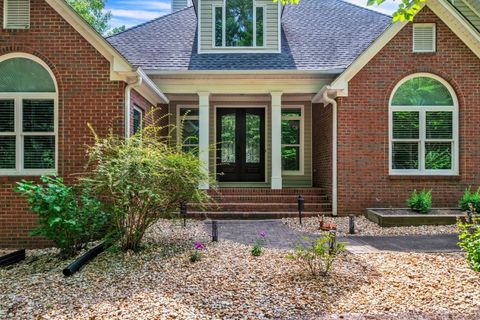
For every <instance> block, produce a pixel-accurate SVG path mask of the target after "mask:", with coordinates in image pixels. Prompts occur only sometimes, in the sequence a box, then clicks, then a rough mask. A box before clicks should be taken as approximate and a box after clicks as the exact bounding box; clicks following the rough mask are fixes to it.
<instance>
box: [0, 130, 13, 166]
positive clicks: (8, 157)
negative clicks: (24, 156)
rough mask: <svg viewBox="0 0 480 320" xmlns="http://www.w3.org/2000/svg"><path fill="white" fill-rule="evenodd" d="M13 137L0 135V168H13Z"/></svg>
mask: <svg viewBox="0 0 480 320" xmlns="http://www.w3.org/2000/svg"><path fill="white" fill-rule="evenodd" d="M15 139H16V138H15V137H0V169H15V144H16V143H15Z"/></svg>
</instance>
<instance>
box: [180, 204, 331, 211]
mask: <svg viewBox="0 0 480 320" xmlns="http://www.w3.org/2000/svg"><path fill="white" fill-rule="evenodd" d="M331 207H332V205H331V204H330V203H328V202H325V203H305V212H322V211H329V210H330V209H331ZM196 209H197V206H195V205H190V206H189V210H191V211H195V210H196ZM205 209H206V211H211V212H218V211H227V212H230V211H231V212H295V211H297V204H296V203H241V202H238V203H211V204H207V205H206V206H205Z"/></svg>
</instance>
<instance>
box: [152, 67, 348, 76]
mask: <svg viewBox="0 0 480 320" xmlns="http://www.w3.org/2000/svg"><path fill="white" fill-rule="evenodd" d="M143 71H144V72H145V73H146V74H148V75H149V76H162V75H222V76H225V75H245V74H246V75H251V74H255V75H332V76H334V75H339V74H341V73H342V72H344V71H345V68H341V67H339V68H330V69H323V70H156V69H146V70H143Z"/></svg>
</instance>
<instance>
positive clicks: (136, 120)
mask: <svg viewBox="0 0 480 320" xmlns="http://www.w3.org/2000/svg"><path fill="white" fill-rule="evenodd" d="M140 131H142V112H141V111H140V110H137V109H133V134H137V133H139V132H140Z"/></svg>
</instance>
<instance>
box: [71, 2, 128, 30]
mask: <svg viewBox="0 0 480 320" xmlns="http://www.w3.org/2000/svg"><path fill="white" fill-rule="evenodd" d="M67 2H68V4H69V5H70V6H71V7H72V8H73V9H74V10H75V11H77V13H78V14H79V15H81V16H82V17H83V19H85V20H86V21H87V22H88V23H89V24H90V25H91V26H92V27H93V28H95V30H97V31H98V33H100V34H102V35H105V34H106V33H107V31H108V30H109V29H110V28H111V27H110V25H109V24H108V23H109V21H110V19H111V18H112V13H111V12H110V11H105V10H104V9H105V3H106V2H107V0H67ZM123 30H125V26H121V27H117V28H113V29H112V30H111V31H110V33H109V35H112V34H115V33H118V32H120V31H123Z"/></svg>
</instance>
